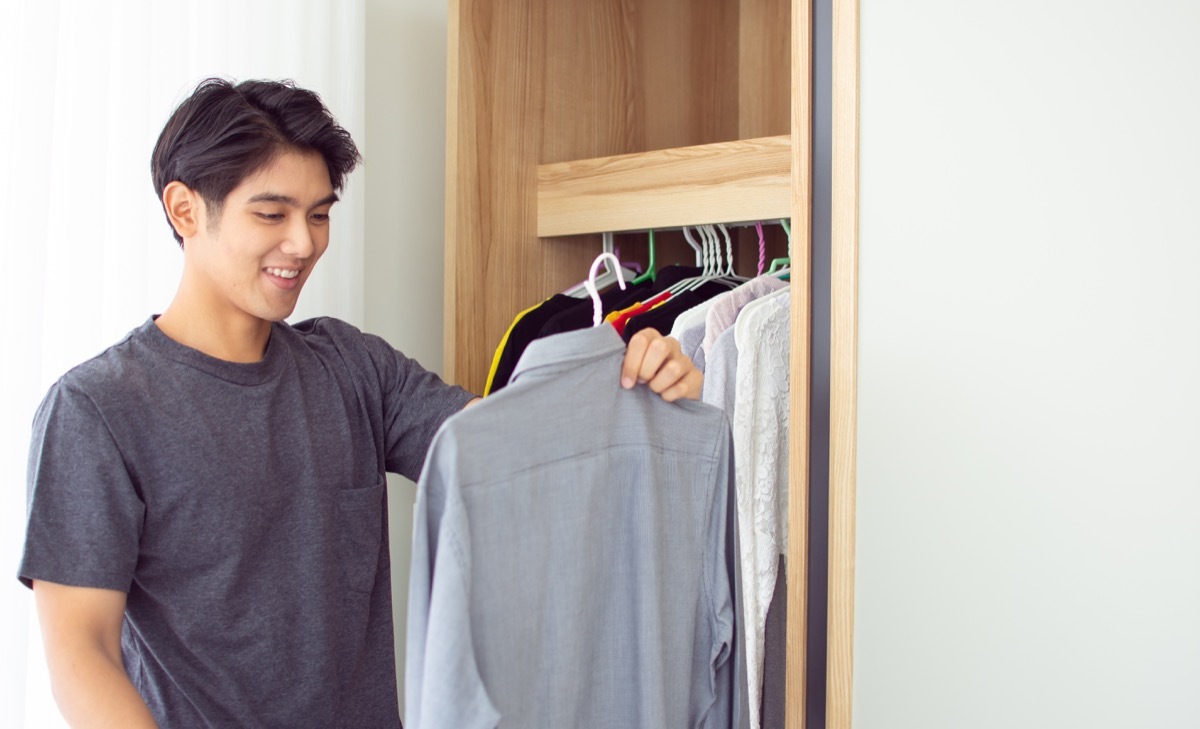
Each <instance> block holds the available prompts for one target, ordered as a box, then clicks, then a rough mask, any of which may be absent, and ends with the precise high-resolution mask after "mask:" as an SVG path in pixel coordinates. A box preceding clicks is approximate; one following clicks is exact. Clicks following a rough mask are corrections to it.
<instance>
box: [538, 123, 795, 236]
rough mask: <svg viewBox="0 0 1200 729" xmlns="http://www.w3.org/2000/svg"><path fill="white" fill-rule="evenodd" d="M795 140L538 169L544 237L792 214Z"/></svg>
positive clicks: (659, 152) (661, 152)
mask: <svg viewBox="0 0 1200 729" xmlns="http://www.w3.org/2000/svg"><path fill="white" fill-rule="evenodd" d="M791 165H792V153H791V137H789V136H779V137H764V138H762V139H748V140H741V141H735V142H719V143H716V144H706V145H701V146H695V147H680V148H675V149H664V150H656V151H653V152H643V153H640V154H629V155H619V156H613V157H600V158H596V159H587V160H578V161H574V162H558V163H554V164H548V165H541V166H539V167H538V193H537V201H538V226H537V227H538V234H539V235H541V236H555V235H572V234H577V233H593V232H603V231H620V230H641V229H648V228H673V227H678V226H680V225H701V224H705V223H732V222H741V221H753V220H762V219H768V218H783V217H788V216H790V215H791V209H792V198H791Z"/></svg>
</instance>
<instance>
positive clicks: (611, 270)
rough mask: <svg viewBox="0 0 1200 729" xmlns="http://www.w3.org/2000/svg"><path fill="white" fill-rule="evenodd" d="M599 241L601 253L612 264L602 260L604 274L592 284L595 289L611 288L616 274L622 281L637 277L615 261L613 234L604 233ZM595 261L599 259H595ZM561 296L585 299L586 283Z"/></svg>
mask: <svg viewBox="0 0 1200 729" xmlns="http://www.w3.org/2000/svg"><path fill="white" fill-rule="evenodd" d="M600 240H601V247H602V250H603V252H604V253H607V254H609V256H610V257H611V259H612V261H613V263H609V259H608V258H605V259H604V273H603V274H601V276H600V277H599V278H597V279H596V280H595V281H594V282H593V283H594V284H595V286H596V287H597V288H604V287H606V286H611V285H612V284H613V283H616V281H617V275H618V273H619V274H620V276H621V280H622V281H625V280H633V278H634V277H635V276H637V273H635V272H634V271H631V270H629V269H628V268H626V267H625V266H624V265H622V264H621V261H620V260H618V259H617V254H616V253H615V252H614V248H613V234H612V233H604V234H602V235H601V236H600ZM596 260H600V259H599V258H597V259H596ZM621 288H622V289H624V288H625V287H624V286H622V287H621ZM563 294H565V295H566V296H574V297H575V298H577V299H586V298H587V296H588V289H587V282H580V283H577V284H575V285H574V286H572V287H571V288H569V289H567V290H566V291H564V292H563Z"/></svg>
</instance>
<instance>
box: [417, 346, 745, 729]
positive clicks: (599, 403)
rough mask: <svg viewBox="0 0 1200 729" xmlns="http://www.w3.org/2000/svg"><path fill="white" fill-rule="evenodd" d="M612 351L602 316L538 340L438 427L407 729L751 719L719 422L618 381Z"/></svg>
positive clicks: (726, 457)
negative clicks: (495, 389)
mask: <svg viewBox="0 0 1200 729" xmlns="http://www.w3.org/2000/svg"><path fill="white" fill-rule="evenodd" d="M624 351H625V345H624V343H623V342H622V341H621V338H620V337H619V336H618V335H617V334H616V332H615V331H614V330H613V329H612V327H610V326H607V325H605V326H601V327H598V328H594V329H587V330H582V331H575V332H568V333H566V334H559V335H556V336H553V337H549V338H546V339H541V340H538V341H536V342H534V343H532V344H531V345H530V346H529V348H528V349H527V350H526V351H525V353H524V355H523V356H522V358H521V361H520V363H519V364H518V366H517V369H516V371H515V372H514V375H513V378H512V381H511V384H510V385H509V386H508V387H507V388H506V389H504V390H502V391H501V392H499V393H497V394H495V395H493V396H492V397H489V398H488V399H486V400H484V401H483V402H482V403H480V404H478V405H476V406H474V407H472V408H469V409H467V410H465V411H463V412H461V413H459V414H457V415H454V416H453V417H451V418H450V419H449V420H448V421H446V423H445V424H444V425H443V426H442V429H441V430H440V431H439V432H438V435H437V436H436V437H435V438H434V442H433V445H432V446H431V448H430V452H429V456H428V459H427V460H426V463H425V469H424V471H423V472H422V475H421V480H420V484H419V489H418V497H417V507H416V524H415V533H414V542H413V554H412V572H411V582H410V596H409V612H408V647H407V663H406V680H405V691H406V694H405V698H406V704H407V706H406V713H407V716H406V720H405V726H406V727H408V729H431V728H434V727H453V728H454V729H467V728H469V727H493V726H504V727H522V728H524V727H555V728H557V727H620V728H621V729H626V728H627V727H656V728H657V727H728V726H739V727H740V726H745V725H746V724H747V723H748V721H747V718H748V716H747V715H748V712H747V710H746V707H745V705H744V704H745V699H744V695H743V694H744V692H743V691H742V689H741V686H743V685H744V681H745V678H744V657H743V656H742V653H741V649H740V646H739V645H738V638H737V633H738V627H737V626H736V625H735V615H736V612H737V609H736V599H737V594H736V593H737V579H738V576H737V572H736V571H737V558H736V555H737V544H736V522H737V520H736V519H735V518H733V511H732V509H733V477H732V473H733V462H732V446H731V439H730V434H729V426H728V423H727V421H726V419H725V416H724V414H723V413H722V412H721V411H720V410H718V409H716V408H713V407H710V406H708V405H704V404H702V403H698V402H690V401H688V402H680V403H667V402H664V401H663V400H662V399H661V398H660V397H659V396H658V395H656V394H654V393H653V392H651V391H650V390H649V388H646V387H643V386H639V387H635V388H633V389H632V390H624V389H622V388H621V387H620V385H619V379H620V367H621V362H622V359H623V357H624ZM739 664H740V665H739ZM739 673H740V676H739Z"/></svg>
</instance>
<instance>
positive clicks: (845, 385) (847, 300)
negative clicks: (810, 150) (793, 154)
mask: <svg viewBox="0 0 1200 729" xmlns="http://www.w3.org/2000/svg"><path fill="white" fill-rule="evenodd" d="M858 101H859V100H858V0H833V149H832V155H833V156H832V202H831V204H832V212H831V219H830V228H831V244H832V248H833V250H832V260H831V264H830V265H831V282H830V286H831V294H832V297H833V301H832V302H831V307H830V318H831V321H830V326H831V331H830V335H831V341H830V354H829V356H830V360H831V361H830V373H829V378H830V382H829V386H830V392H829V623H828V629H827V630H828V636H829V653H828V657H827V661H826V663H827V665H826V674H827V678H826V681H827V683H826V723H825V726H826V727H828V729H850V727H851V726H852V725H853V715H852V709H853V706H854V695H853V689H854V539H855V531H854V525H855V458H856V443H857V427H858V416H857V413H858Z"/></svg>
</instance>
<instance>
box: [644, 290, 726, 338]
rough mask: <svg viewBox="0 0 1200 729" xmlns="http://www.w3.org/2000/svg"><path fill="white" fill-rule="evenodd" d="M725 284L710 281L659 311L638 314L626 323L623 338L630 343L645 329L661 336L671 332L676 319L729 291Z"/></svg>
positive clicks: (670, 299)
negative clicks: (696, 306) (654, 331)
mask: <svg viewBox="0 0 1200 729" xmlns="http://www.w3.org/2000/svg"><path fill="white" fill-rule="evenodd" d="M729 288H730V287H729V286H728V285H726V284H723V283H717V282H715V281H710V282H708V283H706V284H702V285H701V286H700V287H699V288H697V289H695V290H693V291H684V292H682V293H678V294H675V295H674V296H672V297H671V298H669V299H667V301H666V303H665V304H663V305H662V306H660V307H658V308H657V309H651V310H650V311H647V312H646V313H644V314H638V315H637V316H635V317H633V318H632V319H630V320H629V321H628V322H626V323H625V333H624V334H622V335H621V336H622V337H623V338H624V339H625V341H626V342H628V341H629V340H630V339H632V338H633V335H634V334H637V333H638V332H640V331H641V330H643V329H655V330H657V331H658V332H659V333H660V334H666V333H668V332H670V331H671V327H673V326H674V325H675V319H676V318H677V317H678V316H679V315H680V314H682V313H683V312H685V311H687V310H688V309H690V308H692V307H693V306H695V305H697V304H700V303H703V302H705V301H708V300H709V299H711V298H712V297H714V296H716V295H717V294H719V293H722V292H724V291H728V290H729Z"/></svg>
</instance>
